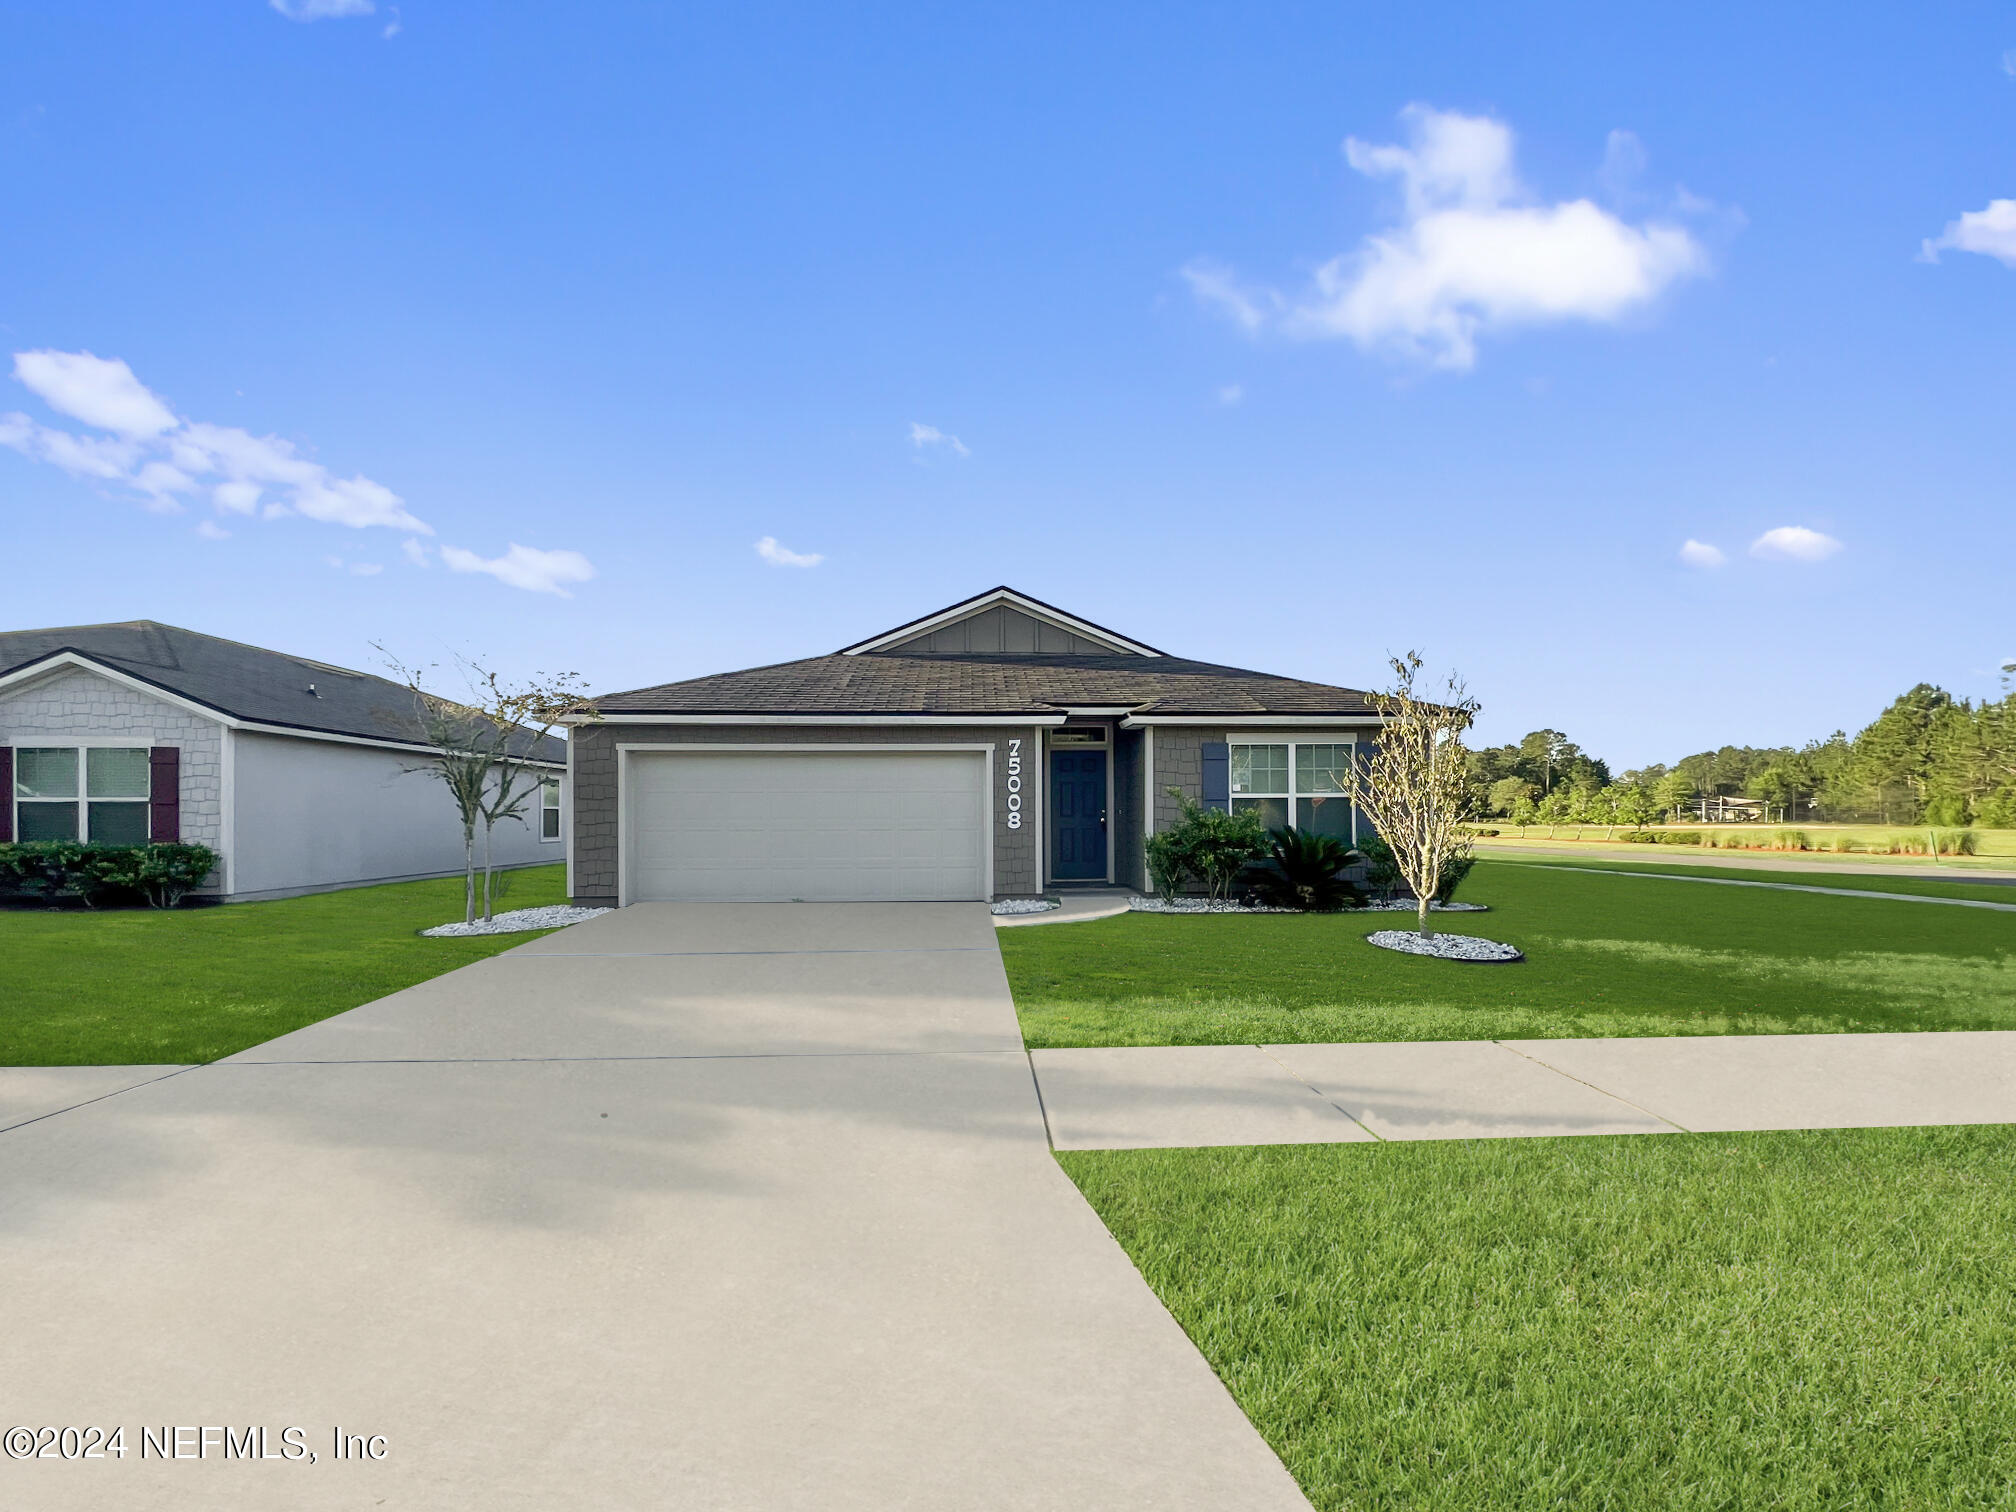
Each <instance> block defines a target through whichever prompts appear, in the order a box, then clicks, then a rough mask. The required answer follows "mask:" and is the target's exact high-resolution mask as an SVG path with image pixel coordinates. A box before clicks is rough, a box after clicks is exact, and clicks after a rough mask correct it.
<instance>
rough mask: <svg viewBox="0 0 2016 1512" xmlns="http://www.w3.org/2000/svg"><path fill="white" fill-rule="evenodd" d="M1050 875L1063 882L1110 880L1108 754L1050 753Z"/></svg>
mask: <svg viewBox="0 0 2016 1512" xmlns="http://www.w3.org/2000/svg"><path fill="white" fill-rule="evenodd" d="M1050 875H1051V877H1052V878H1053V879H1055V880H1056V881H1059V882H1102V881H1104V880H1105V878H1106V753H1105V752H1104V751H1052V752H1051V753H1050Z"/></svg>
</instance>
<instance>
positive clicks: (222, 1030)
mask: <svg viewBox="0 0 2016 1512" xmlns="http://www.w3.org/2000/svg"><path fill="white" fill-rule="evenodd" d="M506 875H507V876H508V878H509V882H508V894H507V896H506V898H505V899H504V900H503V901H502V902H500V903H499V905H498V908H499V910H500V911H502V910H503V909H506V908H538V907H543V906H545V905H547V904H553V903H564V902H566V901H567V899H566V896H565V891H566V868H565V867H561V866H539V867H530V868H527V869H525V870H523V871H516V872H511V873H507V874H506ZM461 917H462V879H461V878H459V877H454V878H447V879H442V880H437V881H429V882H395V883H392V884H389V885H387V886H384V887H358V888H352V889H349V890H348V891H345V892H333V893H318V894H315V895H314V896H312V897H306V898H287V899H284V900H282V901H280V902H277V903H232V904H227V905H224V906H221V907H216V908H182V909H176V910H173V911H167V912H157V911H155V910H152V909H138V910H132V911H121V912H118V913H88V912H74V913H72V912H65V913H53V912H38V911H28V910H20V909H9V910H5V911H0V1065H9V1066H132V1065H157V1064H189V1063H194V1062H200V1061H211V1060H216V1059H218V1058H219V1057H220V1056H225V1055H235V1054H236V1053H237V1052H238V1051H240V1050H243V1049H245V1048H247V1047H248V1046H251V1045H256V1044H259V1043H261V1042H262V1041H264V1040H269V1039H272V1038H273V1037H274V1036H275V1035H278V1034H286V1033H287V1032H289V1031H290V1030H294V1029H299V1028H301V1027H302V1026H303V1025H304V1024H312V1023H314V1022H316V1021H317V1020H318V1019H325V1018H327V1017H329V1015H331V1014H332V1013H341V1012H343V1011H344V1010H346V1009H349V1008H355V1007H356V1006H357V1005H358V1004H360V1003H368V1002H370V1001H371V1000H372V999H373V998H380V997H383V996H385V994H387V993H388V992H397V991H398V990H399V989H400V988H402V987H411V986H412V985H413V984H414V983H415V982H423V981H425V980H427V978H429V977H433V976H439V975H440V974H441V973H442V972H444V971H453V970H454V969H455V968H456V967H457V966H466V965H468V964H469V963H470V962H471V961H480V960H482V959H483V958H484V957H486V956H492V955H495V954H497V952H499V951H500V950H509V949H510V948H511V947H512V946H513V945H522V944H524V943H525V942H526V941H527V940H530V939H535V938H537V936H536V935H533V934H509V935H487V936H476V937H473V938H467V939H445V940H425V939H422V938H420V936H419V935H418V934H417V933H416V931H418V930H422V929H431V928H432V927H433V926H434V925H436V924H445V923H447V922H448V921H449V920H451V919H459V918H461Z"/></svg>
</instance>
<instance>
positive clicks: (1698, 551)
mask: <svg viewBox="0 0 2016 1512" xmlns="http://www.w3.org/2000/svg"><path fill="white" fill-rule="evenodd" d="M1680 560H1681V561H1683V562H1685V563H1686V564H1687V565H1688V566H1689V567H1720V566H1721V565H1722V564H1723V563H1724V562H1726V561H1728V560H1729V558H1728V557H1726V556H1724V555H1723V554H1722V548H1721V547H1720V546H1711V545H1709V544H1708V543H1707V542H1706V541H1696V540H1692V539H1690V540H1689V541H1688V542H1687V544H1686V545H1684V546H1682V547H1681V548H1680Z"/></svg>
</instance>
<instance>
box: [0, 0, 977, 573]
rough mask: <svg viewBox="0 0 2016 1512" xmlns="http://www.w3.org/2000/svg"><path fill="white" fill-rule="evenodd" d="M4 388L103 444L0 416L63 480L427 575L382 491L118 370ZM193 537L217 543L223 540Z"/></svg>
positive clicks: (531, 563) (393, 503) (47, 374)
mask: <svg viewBox="0 0 2016 1512" xmlns="http://www.w3.org/2000/svg"><path fill="white" fill-rule="evenodd" d="M330 14H335V12H330ZM304 19H313V18H304ZM14 376H15V377H16V378H17V379H18V380H19V381H20V382H22V383H23V384H25V385H26V386H27V387H28V388H30V389H31V390H33V391H34V392H35V394H36V395H37V396H39V397H40V398H41V399H42V401H43V402H44V403H46V404H47V405H48V406H49V407H50V408H51V409H52V410H55V411H56V412H57V413H59V414H62V415H67V416H69V417H70V418H71V419H73V420H80V421H82V422H84V423H85V424H86V425H90V426H95V427H97V428H98V429H99V430H100V431H109V432H111V434H109V435H106V434H99V435H91V434H81V433H78V432H75V431H68V430H62V429H59V428H58V427H55V426H51V425H44V424H42V423H40V422H39V421H37V420H34V419H32V418H30V417H29V416H27V415H24V414H20V413H18V412H9V413H5V414H0V446H5V447H8V448H11V449H12V450H14V451H18V452H20V453H21V454H22V455H23V456H26V457H30V458H33V459H34V460H36V461H38V462H47V463H49V464H50V465H51V466H54V467H59V468H61V469H62V470H63V471H64V472H67V473H69V474H70V475H71V476H72V477H78V478H89V479H92V480H94V481H97V482H101V483H111V484H118V485H121V486H123V487H125V488H128V489H130V490H131V491H132V492H133V494H134V495H135V497H136V498H137V499H138V501H139V502H140V503H141V504H142V505H144V506H145V507H146V508H148V509H152V510H156V511H160V512H163V513H178V512H180V511H181V510H182V508H183V507H184V506H183V503H182V498H181V496H182V495H185V494H197V493H207V494H208V495H209V498H210V502H211V504H212V506H213V507H214V508H215V509H216V511H217V512H218V513H219V514H221V515H232V516H237V517H240V518H244V519H253V518H258V519H266V520H277V519H283V518H286V517H288V516H293V515H299V516H300V517H302V518H303V519H309V520H316V521H319V522H321V523H323V524H329V525H345V526H349V527H350V528H352V529H358V530H362V529H368V528H370V527H374V526H382V527H384V528H387V529H391V530H401V531H405V532H406V533H407V539H406V541H405V542H404V543H403V544H402V547H401V549H402V550H403V551H404V552H405V553H406V556H407V559H408V560H409V561H413V562H416V563H418V564H419V565H422V566H425V565H426V564H427V560H428V558H427V549H426V546H425V544H424V543H423V542H421V541H420V540H418V539H416V538H417V537H420V536H431V535H433V534H434V527H433V526H431V525H429V524H428V523H427V522H426V521H425V520H422V519H419V518H418V517H416V516H415V515H414V514H413V513H412V511H411V510H409V509H408V508H407V507H406V501H405V500H404V499H402V498H400V497H399V495H398V494H396V493H394V492H393V491H392V490H391V489H389V488H387V487H386V486H385V485H384V484H382V483H378V482H375V481H373V480H372V479H370V478H367V477H364V476H362V475H361V474H359V475H355V476H352V477H348V478H342V477H338V476H337V475H336V474H335V473H333V472H331V471H330V470H329V469H328V468H327V467H325V466H323V465H322V464H321V463H320V462H316V461H314V460H313V459H311V458H309V457H305V456H303V455H302V454H301V451H300V449H299V448H298V447H297V446H296V445H295V444H294V443H293V442H292V441H288V440H284V439H283V438H281V437H279V436H255V435H253V434H252V433H251V432H250V431H247V430H241V429H240V428H238V427H237V426H235V425H212V424H209V423H208V422H206V421H201V420H184V419H182V418H181V417H180V416H178V415H177V414H176V413H175V412H174V411H173V410H172V409H170V408H169V407H168V405H167V404H166V403H164V402H163V401H162V399H161V398H160V396H159V395H157V394H155V393H154V392H152V391H151V390H150V389H148V388H147V387H146V386H145V385H144V384H142V383H141V382H140V380H139V379H138V378H136V377H135V376H134V375H133V370H132V369H131V368H129V367H128V366H127V365H126V364H125V363H124V362H121V361H119V360H117V359H107V358H102V357H96V356H93V355H92V354H91V353H89V352H47V351H41V352H17V353H15V355H14ZM948 439H953V438H948ZM955 444H956V440H955ZM960 450H961V452H962V454H963V452H964V448H963V447H961V448H960ZM200 533H201V534H203V535H205V536H207V537H210V538H212V539H219V538H221V536H222V535H223V534H227V533H228V532H221V531H220V532H219V533H218V534H217V535H214V536H213V535H212V534H211V532H210V531H200ZM457 557H458V561H459V565H458V563H457V562H451V563H450V565H451V566H454V567H455V570H456V571H458V572H487V573H489V574H490V575H491V576H492V577H495V578H497V579H498V580H499V581H500V582H505V583H509V584H510V585H511V586H512V587H514V588H529V589H532V590H534V591H536V592H541V593H563V594H564V593H565V591H566V590H565V589H564V588H562V587H561V586H560V585H561V584H563V583H579V582H586V581H587V580H588V579H589V578H591V577H593V576H594V568H593V567H592V566H590V565H589V562H588V559H587V558H586V557H584V556H582V555H581V554H580V553H579V552H575V551H534V550H531V549H530V548H528V547H523V546H516V545H514V546H512V547H511V549H510V550H509V551H508V552H506V553H505V555H503V556H501V557H497V558H495V559H490V560H486V559H485V558H482V557H479V556H477V555H476V554H475V553H474V552H469V551H459V550H458V553H457ZM443 559H444V560H446V559H447V553H446V552H444V553H443ZM331 560H332V561H334V562H338V563H340V561H341V559H340V558H333V559H331ZM345 570H347V571H351V572H355V573H358V574H360V575H363V576H369V575H372V574H375V573H378V572H381V571H383V570H384V569H383V567H382V566H380V565H378V564H375V563H360V564H358V565H356V566H353V567H349V568H346V569H345Z"/></svg>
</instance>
